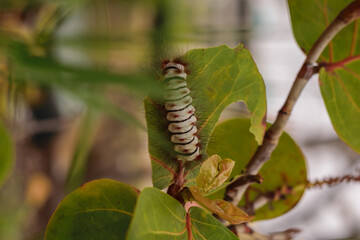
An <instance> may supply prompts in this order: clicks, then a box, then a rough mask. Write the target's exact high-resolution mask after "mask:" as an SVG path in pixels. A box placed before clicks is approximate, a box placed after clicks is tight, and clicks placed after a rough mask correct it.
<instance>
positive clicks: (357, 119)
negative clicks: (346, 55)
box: [320, 61, 360, 153]
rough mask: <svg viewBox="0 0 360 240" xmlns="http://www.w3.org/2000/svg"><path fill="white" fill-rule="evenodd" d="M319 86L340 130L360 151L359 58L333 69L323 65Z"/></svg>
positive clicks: (340, 135)
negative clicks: (324, 67) (328, 69)
mask: <svg viewBox="0 0 360 240" xmlns="http://www.w3.org/2000/svg"><path fill="white" fill-rule="evenodd" d="M355 69H356V70H355ZM320 88H321V94H322V96H323V99H324V101H325V104H326V108H327V111H328V113H329V115H330V119H331V122H332V124H333V126H334V128H335V130H336V132H337V134H338V135H339V137H340V138H341V139H342V140H343V141H344V142H345V143H347V144H348V145H349V146H350V147H352V148H353V149H354V150H356V151H357V152H359V153H360V61H357V62H353V63H351V64H349V65H348V66H347V67H344V68H338V69H334V70H333V71H326V69H322V70H321V71H320Z"/></svg>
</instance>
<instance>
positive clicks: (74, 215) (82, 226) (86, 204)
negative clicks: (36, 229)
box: [45, 179, 138, 239]
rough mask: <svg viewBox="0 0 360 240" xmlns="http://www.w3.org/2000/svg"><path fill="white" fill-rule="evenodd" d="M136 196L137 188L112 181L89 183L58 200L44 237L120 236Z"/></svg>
mask: <svg viewBox="0 0 360 240" xmlns="http://www.w3.org/2000/svg"><path fill="white" fill-rule="evenodd" d="M137 195H138V190H137V189H135V188H133V187H131V186H129V185H126V184H124V183H120V182H117V181H114V180H109V179H100V180H95V181H92V182H88V183H86V184H85V185H83V186H81V187H80V188H79V189H77V190H75V191H74V192H72V193H71V194H69V195H68V196H67V197H66V198H64V200H63V201H62V202H61V203H60V205H59V207H58V208H57V209H56V212H55V213H54V215H53V216H52V217H51V219H50V221H49V224H48V227H47V230H46V235H45V239H88V238H89V237H91V238H95V239H101V238H103V236H106V238H107V239H119V238H120V239H123V238H124V237H125V233H126V230H127V228H128V226H129V224H130V220H131V218H132V216H133V212H134V208H135V203H136V198H137Z"/></svg>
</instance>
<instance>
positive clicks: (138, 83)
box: [11, 44, 160, 129]
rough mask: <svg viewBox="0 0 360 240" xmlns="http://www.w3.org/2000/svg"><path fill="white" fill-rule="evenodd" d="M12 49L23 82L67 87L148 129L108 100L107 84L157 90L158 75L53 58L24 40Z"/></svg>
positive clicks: (84, 99)
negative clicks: (34, 52) (35, 53)
mask: <svg viewBox="0 0 360 240" xmlns="http://www.w3.org/2000/svg"><path fill="white" fill-rule="evenodd" d="M11 52H12V54H11V56H13V60H14V62H15V64H16V66H15V67H14V70H13V73H14V74H13V75H14V76H13V78H14V80H17V81H18V82H19V83H22V82H23V81H24V80H25V81H28V82H32V83H35V84H40V85H46V86H52V87H54V88H55V89H57V90H65V91H66V92H67V93H69V94H70V95H71V96H72V97H74V98H76V99H79V100H80V101H82V102H83V103H85V104H86V105H87V106H89V107H92V108H94V109H97V110H101V111H104V112H106V113H108V114H110V115H112V116H114V117H116V118H117V119H119V120H121V121H123V122H125V123H127V124H130V125H135V126H137V127H141V128H143V129H144V126H143V124H142V123H141V122H140V121H139V120H137V119H136V118H135V117H133V116H132V115H131V114H129V113H128V112H126V111H124V110H123V109H121V108H120V107H118V106H115V105H114V104H113V103H111V102H110V101H109V100H107V99H106V96H105V94H106V89H107V87H109V86H117V85H118V84H120V85H125V86H126V87H128V88H130V89H133V90H136V91H137V92H141V93H142V94H144V93H145V92H149V91H150V92H152V93H153V94H157V93H158V91H159V89H160V88H159V86H158V84H156V82H155V81H154V79H152V80H150V77H149V76H146V75H118V74H113V73H109V72H106V71H98V70H94V69H86V68H79V67H73V66H66V65H63V64H60V63H58V62H56V61H55V60H54V59H52V58H47V57H37V56H32V55H31V54H30V53H29V52H28V50H27V49H26V47H25V46H24V45H22V44H13V45H12V51H11ZM142 96H143V95H142Z"/></svg>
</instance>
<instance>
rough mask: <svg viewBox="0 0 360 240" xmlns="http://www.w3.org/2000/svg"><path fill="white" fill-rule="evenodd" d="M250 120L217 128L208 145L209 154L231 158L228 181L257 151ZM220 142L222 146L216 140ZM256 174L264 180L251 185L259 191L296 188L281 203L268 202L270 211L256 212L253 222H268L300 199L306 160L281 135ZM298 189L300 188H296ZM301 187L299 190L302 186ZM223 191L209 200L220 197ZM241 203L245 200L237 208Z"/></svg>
mask: <svg viewBox="0 0 360 240" xmlns="http://www.w3.org/2000/svg"><path fill="white" fill-rule="evenodd" d="M249 126H250V120H249V119H232V120H228V121H225V122H223V123H221V124H219V125H217V126H216V128H215V130H214V132H213V134H212V136H211V139H210V142H209V146H208V154H209V155H211V154H215V153H216V154H219V155H220V156H221V157H222V158H231V159H233V160H234V161H235V167H234V169H233V171H232V173H231V175H230V178H232V177H234V176H236V175H239V174H240V172H241V171H242V170H243V169H245V166H246V164H247V163H248V161H249V160H250V158H251V156H252V155H253V153H254V152H255V150H256V148H257V144H256V141H255V139H254V136H253V135H252V134H251V133H249V130H248V129H249ZM220 139H221V144H219V140H220ZM259 174H260V175H261V176H262V177H263V178H264V181H263V183H262V184H253V185H252V186H254V187H255V188H257V189H258V190H260V191H262V192H272V191H275V190H276V189H278V188H281V187H282V186H285V185H286V186H290V187H292V188H293V189H296V191H294V192H293V193H292V194H291V195H289V196H287V197H286V198H285V199H283V200H279V201H276V202H273V203H271V205H272V206H273V210H271V209H270V208H269V206H270V205H269V204H266V205H265V206H263V207H262V208H260V209H258V210H257V211H256V212H255V219H256V220H261V219H269V218H273V217H276V216H280V215H282V214H283V213H285V212H287V211H289V210H290V209H291V208H292V207H294V206H295V204H296V203H297V202H298V201H299V200H300V198H301V196H302V194H303V192H304V189H305V188H304V186H305V184H306V182H307V178H306V164H305V158H304V156H303V154H302V152H301V150H300V149H299V147H298V146H297V145H296V143H295V142H294V141H293V140H292V139H291V137H290V136H289V135H288V134H286V133H283V134H282V136H281V137H280V140H279V143H278V146H277V147H276V149H275V150H274V152H273V153H272V155H271V158H270V160H269V161H268V162H266V163H265V165H264V166H263V167H262V168H261V170H260V172H259ZM299 186H300V187H299ZM301 186H302V187H301ZM223 194H224V191H222V192H221V194H220V193H217V194H214V195H212V196H209V197H210V198H221V197H222V196H223ZM256 196H257V193H256V192H253V193H252V194H251V195H250V199H249V200H250V201H252V200H254V198H255V197H256ZM243 204H244V200H243V201H242V202H241V203H240V205H243Z"/></svg>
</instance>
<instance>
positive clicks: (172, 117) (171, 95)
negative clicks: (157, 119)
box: [162, 60, 201, 162]
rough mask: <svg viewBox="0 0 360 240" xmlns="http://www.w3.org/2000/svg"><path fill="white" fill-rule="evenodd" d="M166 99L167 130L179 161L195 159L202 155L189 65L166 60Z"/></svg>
mask: <svg viewBox="0 0 360 240" xmlns="http://www.w3.org/2000/svg"><path fill="white" fill-rule="evenodd" d="M162 68H163V75H164V84H165V85H164V88H165V93H164V99H165V110H166V119H167V120H168V121H169V125H168V130H169V132H170V133H171V138H170V140H171V142H173V143H174V144H175V145H174V151H175V152H176V156H177V160H178V161H185V162H187V161H193V160H195V159H197V158H198V157H200V156H201V155H200V143H199V138H198V137H197V133H198V129H197V128H196V122H197V118H196V117H195V108H194V106H193V105H192V104H191V103H192V98H191V96H190V89H189V88H188V86H187V81H186V77H187V72H186V65H185V64H183V63H181V61H179V60H174V61H164V62H163V65H162Z"/></svg>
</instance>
